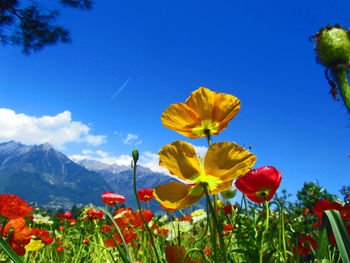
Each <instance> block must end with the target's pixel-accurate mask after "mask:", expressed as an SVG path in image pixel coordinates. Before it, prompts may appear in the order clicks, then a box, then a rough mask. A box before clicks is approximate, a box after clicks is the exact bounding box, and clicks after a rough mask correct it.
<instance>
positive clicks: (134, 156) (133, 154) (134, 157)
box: [132, 150, 139, 165]
mask: <svg viewBox="0 0 350 263" xmlns="http://www.w3.org/2000/svg"><path fill="white" fill-rule="evenodd" d="M132 158H133V159H134V165H136V163H137V161H138V160H139V152H138V151H137V150H132Z"/></svg>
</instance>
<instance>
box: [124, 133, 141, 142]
mask: <svg viewBox="0 0 350 263" xmlns="http://www.w3.org/2000/svg"><path fill="white" fill-rule="evenodd" d="M122 142H123V143H125V144H128V145H131V144H132V145H140V144H141V143H142V141H141V140H139V136H137V135H136V134H131V133H128V135H127V136H126V138H125V139H122Z"/></svg>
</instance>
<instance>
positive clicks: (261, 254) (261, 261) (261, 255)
mask: <svg viewBox="0 0 350 263" xmlns="http://www.w3.org/2000/svg"><path fill="white" fill-rule="evenodd" d="M265 207H266V221H265V229H264V232H263V233H262V235H261V243H260V258H259V262H260V263H263V254H264V237H265V234H266V233H267V232H268V228H269V204H268V203H267V201H265Z"/></svg>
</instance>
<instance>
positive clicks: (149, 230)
mask: <svg viewBox="0 0 350 263" xmlns="http://www.w3.org/2000/svg"><path fill="white" fill-rule="evenodd" d="M132 157H133V168H134V194H135V197H136V202H137V207H138V209H139V213H140V216H141V219H142V221H143V223H144V225H145V227H146V228H147V231H148V233H149V238H150V239H151V243H152V247H153V250H154V253H155V254H156V257H157V262H162V261H161V260H160V257H159V255H158V251H157V248H156V246H155V244H154V239H153V234H152V231H151V229H150V228H149V226H148V224H147V222H146V220H145V218H144V217H143V214H142V210H141V205H140V200H139V197H138V195H137V190H136V164H137V161H138V159H139V153H138V151H137V150H133V151H132Z"/></svg>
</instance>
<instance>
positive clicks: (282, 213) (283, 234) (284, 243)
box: [281, 203, 287, 262]
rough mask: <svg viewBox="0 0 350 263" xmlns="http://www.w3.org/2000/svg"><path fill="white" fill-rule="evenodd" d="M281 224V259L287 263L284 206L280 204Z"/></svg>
mask: <svg viewBox="0 0 350 263" xmlns="http://www.w3.org/2000/svg"><path fill="white" fill-rule="evenodd" d="M281 224H282V244H283V258H284V262H287V248H286V236H285V231H284V204H283V203H282V204H281Z"/></svg>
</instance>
